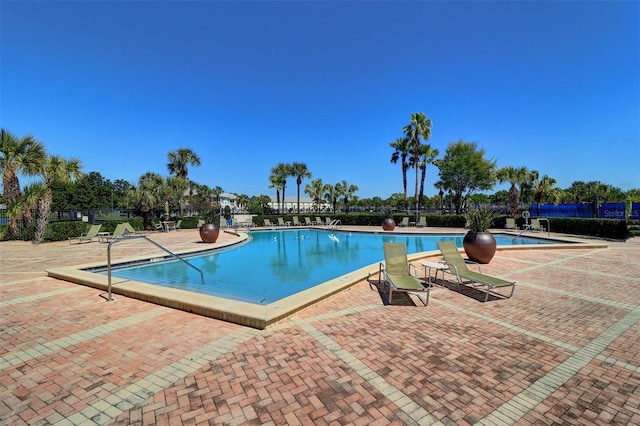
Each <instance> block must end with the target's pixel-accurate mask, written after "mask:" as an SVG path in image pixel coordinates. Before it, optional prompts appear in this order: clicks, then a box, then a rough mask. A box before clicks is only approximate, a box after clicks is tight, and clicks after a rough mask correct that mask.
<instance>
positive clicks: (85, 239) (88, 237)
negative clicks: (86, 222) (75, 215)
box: [69, 224, 102, 244]
mask: <svg viewBox="0 0 640 426" xmlns="http://www.w3.org/2000/svg"><path fill="white" fill-rule="evenodd" d="M101 227H102V225H100V224H98V225H91V228H89V230H88V231H87V233H86V234H82V235H80V236H79V237H76V238H72V237H69V244H71V243H72V242H73V241H74V240H78V244H82V243H91V242H93V239H94V238H96V237H97V236H98V232H100V228H101Z"/></svg>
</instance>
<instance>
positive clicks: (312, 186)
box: [304, 179, 324, 213]
mask: <svg viewBox="0 0 640 426" xmlns="http://www.w3.org/2000/svg"><path fill="white" fill-rule="evenodd" d="M304 192H305V193H307V194H309V197H311V199H312V200H313V204H315V206H316V213H317V212H319V211H320V202H321V201H322V194H323V193H324V184H323V183H322V179H314V180H312V181H311V183H308V184H307V185H306V186H305V188H304Z"/></svg>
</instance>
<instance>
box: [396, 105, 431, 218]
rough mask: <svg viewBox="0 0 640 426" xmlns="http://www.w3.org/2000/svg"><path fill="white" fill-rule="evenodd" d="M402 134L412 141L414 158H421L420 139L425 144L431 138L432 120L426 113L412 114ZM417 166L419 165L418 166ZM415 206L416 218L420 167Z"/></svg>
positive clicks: (418, 206) (418, 207) (418, 205)
mask: <svg viewBox="0 0 640 426" xmlns="http://www.w3.org/2000/svg"><path fill="white" fill-rule="evenodd" d="M402 132H403V133H404V134H405V136H406V137H407V138H408V139H409V140H410V141H411V144H412V153H413V157H414V158H420V146H421V143H420V139H422V140H424V141H425V142H426V141H428V140H429V137H431V119H429V118H428V117H427V116H426V115H424V113H422V112H418V113H413V112H412V113H411V121H409V124H407V125H406V126H404V127H403V128H402ZM416 166H417V164H416ZM415 194H416V195H415V206H416V216H417V214H418V210H419V209H420V200H419V198H418V197H419V192H418V167H416V192H415Z"/></svg>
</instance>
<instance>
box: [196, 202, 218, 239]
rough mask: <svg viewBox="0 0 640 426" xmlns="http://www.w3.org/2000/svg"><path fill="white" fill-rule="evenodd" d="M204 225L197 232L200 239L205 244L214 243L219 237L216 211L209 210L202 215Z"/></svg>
mask: <svg viewBox="0 0 640 426" xmlns="http://www.w3.org/2000/svg"><path fill="white" fill-rule="evenodd" d="M203 219H204V224H203V225H200V228H198V231H199V232H200V238H201V239H202V241H203V242H205V243H215V242H216V240H217V239H218V235H220V215H219V214H218V212H217V211H216V210H209V211H207V212H205V214H204V215H203Z"/></svg>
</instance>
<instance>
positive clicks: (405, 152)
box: [389, 138, 412, 210]
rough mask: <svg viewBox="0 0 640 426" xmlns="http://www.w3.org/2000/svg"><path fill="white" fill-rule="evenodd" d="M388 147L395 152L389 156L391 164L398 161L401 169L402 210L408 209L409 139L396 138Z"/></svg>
mask: <svg viewBox="0 0 640 426" xmlns="http://www.w3.org/2000/svg"><path fill="white" fill-rule="evenodd" d="M389 146H390V147H391V148H393V149H395V151H394V152H393V154H391V162H392V163H393V164H396V163H397V162H398V160H400V166H401V167H402V188H403V189H404V209H405V210H408V209H409V200H408V197H407V170H409V161H407V158H408V157H409V155H410V154H411V147H412V145H411V141H410V140H409V138H398V139H396V140H395V141H394V142H389Z"/></svg>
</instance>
